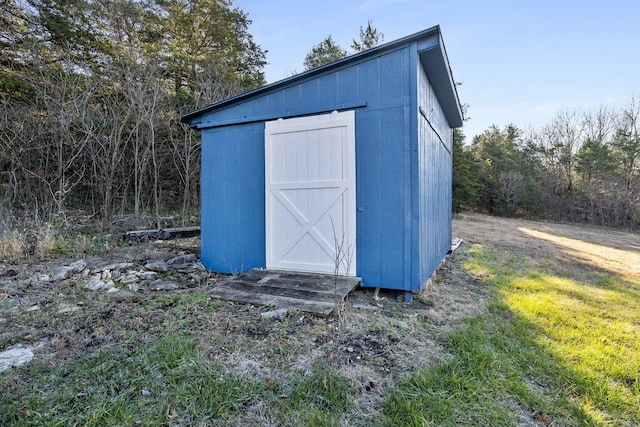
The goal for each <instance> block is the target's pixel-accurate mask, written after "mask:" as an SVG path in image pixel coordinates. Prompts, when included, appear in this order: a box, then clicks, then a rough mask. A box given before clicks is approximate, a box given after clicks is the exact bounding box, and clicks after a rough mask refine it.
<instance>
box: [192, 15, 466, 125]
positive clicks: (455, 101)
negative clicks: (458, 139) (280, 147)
mask: <svg viewBox="0 0 640 427" xmlns="http://www.w3.org/2000/svg"><path fill="white" fill-rule="evenodd" d="M414 42H416V46H417V53H418V56H419V58H420V62H421V63H422V66H423V67H424V69H425V71H426V73H427V76H428V77H429V81H430V82H431V84H432V86H433V90H434V92H435V93H436V96H437V97H438V100H439V101H440V104H441V106H442V109H443V111H444V114H445V116H446V118H447V121H448V122H449V125H450V126H451V127H452V128H455V127H461V126H462V109H461V107H460V100H459V98H458V91H457V90H456V85H455V82H454V80H453V75H452V72H451V67H450V65H449V58H448V57H447V51H446V49H445V47H444V42H443V40H442V33H441V31H440V26H439V25H436V26H434V27H431V28H429V29H426V30H423V31H420V32H418V33H415V34H412V35H409V36H407V37H403V38H401V39H398V40H395V41H392V42H389V43H385V44H382V45H380V46H377V47H375V48H373V49H369V50H366V51H363V52H360V53H357V54H355V55H351V56H348V57H346V58H343V59H339V60H337V61H334V62H331V63H329V64H326V65H323V66H321V67H318V68H313V69H311V70H308V71H305V72H303V73H300V74H296V75H294V76H292V77H288V78H286V79H283V80H279V81H277V82H274V83H271V84H268V85H265V86H261V87H259V88H257V89H254V90H251V91H248V92H244V93H241V94H239V95H236V96H233V97H230V98H227V99H224V100H222V101H220V102H216V103H214V104H210V105H207V106H205V107H202V108H199V109H197V110H194V111H191V112H189V113H186V114H185V115H184V116H183V117H182V119H181V121H182V122H183V123H186V124H189V125H191V124H192V123H193V120H194V119H196V118H198V117H200V116H202V115H203V114H206V113H210V112H213V111H216V110H219V109H222V108H226V107H229V106H231V105H234V104H237V103H241V102H246V101H249V100H251V99H252V98H255V97H258V96H262V95H266V94H268V93H271V92H275V91H278V90H281V89H284V88H286V87H288V86H291V85H294V84H297V83H299V82H301V81H304V80H308V79H311V78H315V77H318V76H321V75H324V74H327V73H330V72H332V71H334V70H337V69H340V68H345V67H348V66H350V65H351V64H354V63H357V62H361V61H363V60H366V59H368V58H371V57H374V56H378V55H381V54H384V53H385V52H387V51H393V50H396V49H398V48H400V47H404V46H407V45H409V44H411V43H414Z"/></svg>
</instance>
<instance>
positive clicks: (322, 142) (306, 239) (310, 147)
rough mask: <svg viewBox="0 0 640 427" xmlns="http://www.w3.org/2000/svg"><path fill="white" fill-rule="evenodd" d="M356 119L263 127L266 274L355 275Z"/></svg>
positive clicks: (349, 115) (344, 116)
mask: <svg viewBox="0 0 640 427" xmlns="http://www.w3.org/2000/svg"><path fill="white" fill-rule="evenodd" d="M355 172H356V161H355V114H354V112H353V111H347V112H344V113H338V112H334V113H332V114H323V115H318V116H312V117H301V118H295V119H286V120H283V119H280V120H275V121H271V122H267V123H266V125H265V190H266V198H265V203H266V211H265V216H266V256H267V268H274V269H283V270H299V271H310V272H319V273H335V272H336V270H337V272H338V273H339V274H341V275H349V276H355V272H356V253H355V247H356V186H355V183H356V178H355Z"/></svg>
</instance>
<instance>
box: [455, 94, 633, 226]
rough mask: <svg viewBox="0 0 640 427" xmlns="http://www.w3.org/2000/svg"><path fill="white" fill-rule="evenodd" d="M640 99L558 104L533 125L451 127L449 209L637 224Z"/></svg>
mask: <svg viewBox="0 0 640 427" xmlns="http://www.w3.org/2000/svg"><path fill="white" fill-rule="evenodd" d="M639 116H640V100H639V99H638V98H636V97H632V98H631V99H630V100H629V101H628V102H627V103H626V104H625V105H624V106H623V107H621V108H619V109H613V108H608V107H605V106H602V107H600V108H597V109H594V110H590V111H582V112H581V111H578V110H572V109H564V110H561V111H559V112H558V113H556V115H555V116H554V118H553V119H552V120H551V122H550V123H548V124H546V125H545V126H542V127H541V128H540V129H530V130H527V131H523V130H522V129H519V128H518V127H516V126H514V125H508V126H505V127H504V128H499V127H497V126H492V127H490V128H489V129H487V130H485V131H484V132H483V133H481V134H480V135H476V136H474V137H473V139H472V141H471V143H470V144H465V141H464V139H465V136H464V134H463V132H462V131H461V130H456V131H455V133H454V147H453V160H454V171H453V209H454V211H461V210H465V209H475V210H479V211H483V212H488V213H491V214H495V215H503V216H525V217H534V218H544V219H549V220H554V221H572V222H581V223H586V224H593V225H601V226H611V227H623V228H627V229H639V228H640V135H639V134H638V130H639V129H638V128H639V126H638V119H639Z"/></svg>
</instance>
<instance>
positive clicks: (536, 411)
mask: <svg viewBox="0 0 640 427" xmlns="http://www.w3.org/2000/svg"><path fill="white" fill-rule="evenodd" d="M462 256H464V257H466V261H465V268H466V269H467V270H468V271H469V272H470V273H472V274H473V275H475V276H477V277H481V278H483V280H484V281H485V283H486V284H487V285H488V286H489V287H490V288H491V290H492V291H493V292H494V295H495V299H494V301H493V302H492V303H491V304H490V307H489V310H488V312H487V313H485V314H483V315H481V316H478V317H474V318H471V319H466V322H465V325H464V327H462V328H461V329H459V330H457V331H454V332H452V333H449V334H447V335H445V336H443V337H441V340H442V343H443V345H444V346H445V347H446V348H447V350H448V351H449V353H450V354H451V355H452V358H451V359H449V360H447V361H446V362H443V363H440V364H438V365H436V366H434V367H427V368H422V369H420V370H419V371H418V372H417V373H416V374H414V375H413V376H412V377H410V378H409V379H408V380H406V381H404V382H401V383H400V384H398V386H397V387H396V388H395V389H394V390H393V392H392V393H391V394H390V395H389V396H388V397H387V399H386V401H385V403H384V417H385V418H384V421H383V422H382V424H383V425H397V426H400V425H403V426H404V425H406V426H423V425H461V424H463V425H504V426H508V425H518V424H521V421H522V417H525V418H527V419H528V421H529V422H531V421H532V420H536V419H537V420H538V421H541V422H545V421H546V422H547V423H551V422H555V423H556V425H574V426H584V425H628V426H633V425H639V424H640V385H639V379H638V376H639V372H640V357H638V355H640V310H638V307H640V283H638V282H634V281H632V280H627V279H625V278H620V277H618V276H615V275H613V274H607V273H593V272H591V273H585V271H584V270H582V269H581V268H580V266H574V267H573V268H571V267H570V266H567V265H564V266H561V267H560V268H562V270H553V269H552V268H551V267H550V268H548V269H547V270H546V271H540V270H539V269H540V267H538V270H534V269H533V268H532V266H531V264H530V262H529V261H528V259H526V258H519V257H517V256H512V255H510V254H507V253H506V252H500V251H496V250H489V249H487V248H483V247H481V246H473V247H471V248H469V249H467V250H466V252H465V253H463V254H462ZM578 278H580V280H579V279H578ZM585 279H586V280H585ZM536 417H537V418H536Z"/></svg>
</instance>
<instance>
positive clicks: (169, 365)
mask: <svg viewBox="0 0 640 427" xmlns="http://www.w3.org/2000/svg"><path fill="white" fill-rule="evenodd" d="M312 368H313V369H312V370H311V371H310V372H309V373H307V374H305V373H299V372H295V373H287V374H285V375H282V376H281V377H279V378H274V379H256V380H253V379H248V378H246V377H241V376H237V375H234V374H231V373H229V372H225V371H223V370H222V369H221V368H219V367H218V366H216V365H215V364H213V363H211V362H208V361H206V360H202V359H201V358H200V354H199V352H198V349H197V346H196V344H195V343H194V342H192V341H188V340H184V339H182V338H180V337H177V336H167V337H165V338H163V339H161V340H159V341H157V342H156V343H155V344H154V345H152V346H149V347H145V348H141V349H138V350H133V351H127V350H125V349H119V350H117V351H115V350H114V351H108V352H101V353H99V354H97V355H95V356H94V357H88V358H82V359H79V360H76V361H74V362H71V363H69V364H67V365H65V366H62V367H59V368H51V367H49V366H46V365H45V364H44V363H43V362H41V361H40V362H37V361H35V362H33V363H31V364H29V365H26V366H24V367H21V368H19V369H17V370H15V371H14V372H12V373H11V374H9V373H2V374H0V385H2V387H3V388H4V389H3V393H1V394H0V407H1V408H2V411H0V425H3V426H5V425H7V426H8V425H11V426H44V425H46V426H50V425H87V426H102V425H123V426H126V425H129V426H131V425H140V426H156V425H200V424H202V425H211V424H212V425H224V424H226V423H228V422H231V421H232V420H234V419H237V418H241V417H242V416H244V415H246V414H247V412H248V411H250V410H251V408H254V407H260V408H264V409H263V410H262V412H263V413H262V414H261V417H262V418H261V419H262V421H263V422H265V423H267V424H272V423H273V422H274V420H278V422H281V421H287V425H305V426H314V425H315V426H330V425H336V423H337V422H338V420H339V419H340V417H341V415H342V414H343V413H344V412H345V411H346V410H347V409H348V408H349V406H350V402H351V396H352V395H353V390H352V389H351V386H350V385H349V382H348V381H347V380H346V379H345V378H343V377H342V376H340V375H338V374H337V373H335V372H332V371H331V370H330V369H329V368H328V367H327V366H326V365H324V364H318V365H316V366H313V367H312ZM9 375H11V377H9Z"/></svg>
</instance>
